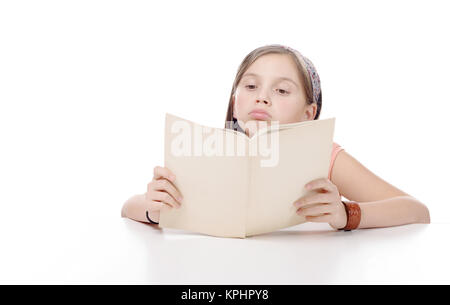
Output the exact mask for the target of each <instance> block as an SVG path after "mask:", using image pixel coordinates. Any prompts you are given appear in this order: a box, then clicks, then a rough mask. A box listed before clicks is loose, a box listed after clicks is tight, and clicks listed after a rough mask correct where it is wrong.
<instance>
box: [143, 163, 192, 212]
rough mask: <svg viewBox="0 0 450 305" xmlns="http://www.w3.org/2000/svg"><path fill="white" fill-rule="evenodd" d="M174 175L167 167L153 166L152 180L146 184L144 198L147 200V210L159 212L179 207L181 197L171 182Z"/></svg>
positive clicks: (173, 179)
mask: <svg viewBox="0 0 450 305" xmlns="http://www.w3.org/2000/svg"><path fill="white" fill-rule="evenodd" d="M174 181H175V175H174V174H173V173H172V172H171V171H170V170H169V169H168V168H167V167H161V166H155V168H154V170H153V180H152V181H151V182H150V183H148V184H147V192H146V193H145V200H146V201H147V202H148V207H149V212H157V211H158V212H159V211H161V210H163V209H172V208H173V207H176V208H179V207H180V206H181V201H182V199H183V197H182V196H181V194H180V192H179V191H178V189H177V188H176V187H175V186H174V185H173V184H172V182H174Z"/></svg>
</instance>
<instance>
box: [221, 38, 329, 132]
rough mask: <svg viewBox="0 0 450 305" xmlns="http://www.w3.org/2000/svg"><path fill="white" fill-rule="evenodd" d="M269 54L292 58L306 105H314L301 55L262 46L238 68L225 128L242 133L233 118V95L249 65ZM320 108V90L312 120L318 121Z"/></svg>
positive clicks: (286, 49) (289, 50)
mask: <svg viewBox="0 0 450 305" xmlns="http://www.w3.org/2000/svg"><path fill="white" fill-rule="evenodd" d="M271 53H273V54H287V55H290V56H291V57H292V59H293V60H294V62H295V63H296V66H297V68H298V71H299V75H300V80H301V82H302V85H303V87H304V88H305V92H306V103H307V104H308V105H310V104H312V103H314V99H313V88H312V84H311V79H310V77H309V74H308V70H307V69H306V64H305V62H304V61H303V59H302V56H301V54H297V53H298V51H295V50H293V49H290V48H286V47H284V46H283V45H280V44H271V45H266V46H262V47H259V48H257V49H255V50H253V51H251V52H250V53H249V54H248V55H247V56H246V57H245V58H244V60H243V61H242V63H241V64H240V66H239V68H238V71H237V74H236V77H235V79H234V82H233V88H232V89H231V94H230V100H229V102H228V110H227V115H226V118H225V128H228V129H234V130H240V131H242V129H240V127H239V125H238V124H237V121H236V119H234V118H233V96H234V93H235V92H236V88H237V86H238V85H239V82H240V81H241V78H242V75H243V74H244V73H245V71H247V69H248V68H249V67H250V65H251V64H252V63H253V62H255V60H257V59H258V58H259V57H261V56H263V55H265V54H271ZM321 108H322V90H320V95H319V99H318V102H317V112H316V116H315V117H314V120H317V119H319V116H320V109H321Z"/></svg>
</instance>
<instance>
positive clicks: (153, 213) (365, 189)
mask: <svg viewBox="0 0 450 305" xmlns="http://www.w3.org/2000/svg"><path fill="white" fill-rule="evenodd" d="M321 107H322V90H321V87H320V78H319V75H318V73H317V71H316V69H315V67H314V66H313V64H312V62H311V61H310V60H309V59H308V58H306V57H304V56H303V55H302V54H301V53H300V52H298V51H297V50H294V49H292V48H289V47H285V46H283V45H277V44H275V45H267V46H263V47H260V48H257V49H255V50H253V51H252V52H250V53H249V54H248V55H247V56H246V57H245V58H244V60H243V62H242V63H241V65H240V67H239V69H238V72H237V75H236V78H235V80H234V83H233V87H232V90H231V96H230V100H229V104H228V111H227V115H226V120H225V128H229V129H234V130H238V131H240V132H243V133H245V134H247V135H248V136H252V135H253V134H254V132H255V130H252V129H251V128H245V126H248V125H246V123H247V122H249V121H256V120H265V121H267V123H268V124H270V121H271V120H277V121H279V124H285V123H294V122H301V121H307V120H317V119H319V116H320V110H321ZM256 125H259V124H256ZM243 128H244V129H245V130H243ZM175 178H176V177H175V175H174V174H173V173H172V172H171V171H170V169H168V168H165V167H160V166H156V167H155V168H154V176H153V180H152V181H151V182H150V183H148V184H147V192H146V193H144V194H139V195H135V196H133V197H131V198H130V199H128V200H127V201H126V202H125V204H124V206H123V208H122V217H128V218H131V219H134V220H138V221H142V222H149V223H152V224H155V225H156V224H158V222H159V214H160V210H161V209H166V208H169V209H171V208H173V207H175V208H177V207H179V206H180V205H181V204H182V201H183V200H182V196H181V194H180V193H179V191H178V190H177V189H176V188H175V186H174V185H173V184H172V182H174V181H175ZM299 187H303V186H299ZM304 187H305V188H307V189H309V190H313V192H309V195H305V196H304V197H302V198H299V199H298V200H296V201H295V202H293V203H292V204H293V205H294V206H295V207H296V208H297V213H298V214H299V215H303V216H305V218H306V220H307V221H311V222H326V223H328V224H329V225H330V226H331V227H332V228H334V229H344V230H352V229H356V228H373V227H388V226H396V225H403V224H409V223H430V216H429V212H428V209H427V207H426V206H425V205H424V204H423V203H421V202H420V201H418V200H417V199H415V198H414V197H412V196H410V195H409V194H407V193H405V192H403V191H401V190H399V189H398V188H396V187H395V186H393V185H391V184H389V183H388V182H386V181H384V180H383V179H381V178H380V177H378V176H376V175H375V174H374V173H372V172H371V171H370V170H368V169H367V168H366V167H364V166H363V165H362V164H361V163H360V162H358V161H357V160H356V159H355V158H354V157H353V156H352V155H350V154H349V153H347V152H346V151H345V150H343V148H342V147H340V145H338V144H337V143H333V149H332V155H331V162H330V167H329V172H328V178H322V179H317V180H313V181H310V182H309V183H308V184H306V185H305V186H304ZM341 195H343V196H344V197H345V198H347V199H349V201H341Z"/></svg>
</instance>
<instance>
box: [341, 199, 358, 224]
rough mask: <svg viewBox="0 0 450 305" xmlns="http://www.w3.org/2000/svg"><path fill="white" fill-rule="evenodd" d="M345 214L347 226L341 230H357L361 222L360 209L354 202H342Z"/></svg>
mask: <svg viewBox="0 0 450 305" xmlns="http://www.w3.org/2000/svg"><path fill="white" fill-rule="evenodd" d="M342 203H343V204H344V206H345V212H346V213H347V225H346V226H345V227H343V228H342V229H341V230H344V231H350V230H354V229H356V228H358V226H359V223H360V222H361V208H360V207H359V204H358V203H357V202H356V201H342Z"/></svg>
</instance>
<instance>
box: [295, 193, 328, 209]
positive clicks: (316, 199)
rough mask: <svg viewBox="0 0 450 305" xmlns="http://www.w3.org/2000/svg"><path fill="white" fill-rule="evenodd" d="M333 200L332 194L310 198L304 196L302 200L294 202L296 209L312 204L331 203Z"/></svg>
mask: <svg viewBox="0 0 450 305" xmlns="http://www.w3.org/2000/svg"><path fill="white" fill-rule="evenodd" d="M333 198H334V197H333V195H332V194H330V193H316V194H313V195H309V196H303V197H302V198H300V199H299V200H297V201H295V202H294V206H295V207H296V208H302V207H306V206H308V205H312V204H318V203H330V202H332V200H333Z"/></svg>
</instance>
